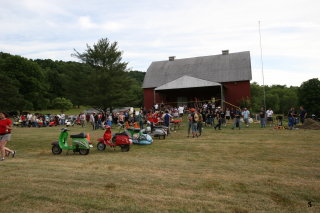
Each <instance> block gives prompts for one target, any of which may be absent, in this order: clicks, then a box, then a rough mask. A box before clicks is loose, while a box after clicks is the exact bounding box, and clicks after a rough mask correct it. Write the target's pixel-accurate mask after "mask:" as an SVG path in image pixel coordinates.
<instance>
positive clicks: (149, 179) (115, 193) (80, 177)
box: [0, 124, 320, 213]
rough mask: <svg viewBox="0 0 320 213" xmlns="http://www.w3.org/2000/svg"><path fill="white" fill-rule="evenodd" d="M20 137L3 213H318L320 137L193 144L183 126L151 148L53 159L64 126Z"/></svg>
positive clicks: (4, 180) (247, 133)
mask: <svg viewBox="0 0 320 213" xmlns="http://www.w3.org/2000/svg"><path fill="white" fill-rule="evenodd" d="M70 129H71V132H70V134H72V133H73V134H76V133H79V132H81V131H83V129H81V128H80V127H71V128H70ZM85 131H86V132H89V133H90V134H91V139H92V140H93V141H96V139H97V138H98V137H100V136H102V135H103V130H97V131H91V129H90V127H87V128H86V129H85ZM13 132H14V133H13V138H12V141H11V142H10V143H9V144H8V147H10V148H13V149H15V150H17V156H16V158H14V159H12V158H10V159H6V160H5V161H4V162H0V192H1V193H0V212H9V211H10V212H234V213H244V212H320V154H319V153H320V131H316V130H293V131H289V130H273V129H271V128H266V129H260V128H259V127H258V125H257V124H255V125H254V126H251V127H250V128H243V129H241V130H240V131H239V130H231V129H230V127H228V128H223V130H221V131H218V130H217V131H215V130H214V129H212V128H209V127H207V128H204V133H203V136H201V137H199V138H187V130H186V125H184V126H183V127H181V128H180V129H179V130H177V131H176V132H173V133H172V134H171V136H169V137H168V138H167V139H166V140H157V139H156V140H155V142H154V143H153V144H152V145H150V146H137V145H135V146H133V147H132V149H131V150H130V151H129V152H121V151H120V149H116V150H115V151H114V150H110V149H109V150H106V151H104V152H99V151H97V150H96V147H94V148H93V149H91V151H90V153H89V155H87V156H81V155H78V154H73V153H72V151H70V152H69V153H68V154H66V151H63V152H62V154H61V155H58V156H54V155H53V154H52V153H51V145H50V143H51V142H52V141H54V140H57V138H58V135H59V132H60V131H59V128H58V127H52V128H49V127H47V128H15V129H14V131H13ZM95 145H96V143H95ZM308 202H311V203H309V204H311V207H309V206H310V205H309V206H308Z"/></svg>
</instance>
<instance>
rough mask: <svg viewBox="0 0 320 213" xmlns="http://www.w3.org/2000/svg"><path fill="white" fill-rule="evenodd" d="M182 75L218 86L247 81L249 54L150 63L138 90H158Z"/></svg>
mask: <svg viewBox="0 0 320 213" xmlns="http://www.w3.org/2000/svg"><path fill="white" fill-rule="evenodd" d="M185 75H187V76H191V77H195V78H199V79H203V80H206V81H211V82H219V83H222V82H232V81H249V80H251V79H252V76H251V61H250V52H249V51H245V52H238V53H229V54H227V55H212V56H202V57H195V58H185V59H175V60H174V61H169V60H168V61H156V62H152V63H151V65H150V66H149V68H148V70H147V73H146V75H145V77H144V81H143V86H142V87H143V88H155V87H159V86H161V85H164V84H166V83H168V82H171V81H174V80H176V79H178V78H180V77H182V76H185Z"/></svg>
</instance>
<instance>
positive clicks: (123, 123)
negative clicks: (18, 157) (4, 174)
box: [0, 103, 307, 160]
mask: <svg viewBox="0 0 320 213" xmlns="http://www.w3.org/2000/svg"><path fill="white" fill-rule="evenodd" d="M185 114H186V115H187V116H186V117H187V119H188V121H187V124H188V128H187V129H188V137H191V136H192V137H193V138H194V137H199V136H201V135H202V130H203V127H212V128H214V129H215V130H221V128H222V127H226V126H227V125H230V126H231V128H232V129H236V128H238V129H241V125H242V123H243V124H244V125H245V126H246V127H249V125H250V124H251V123H253V122H254V121H256V122H259V123H260V126H261V128H265V127H266V126H274V125H277V126H282V125H283V119H284V115H277V116H276V117H275V118H274V112H273V110H272V109H271V108H268V109H267V110H265V109H264V108H263V107H261V109H260V112H259V113H258V114H252V113H251V112H250V111H249V110H248V109H247V108H243V109H240V108H238V107H231V108H229V107H226V108H223V107H221V106H218V107H216V106H215V104H211V103H204V104H201V105H197V106H196V107H195V106H193V107H187V106H179V107H172V106H166V105H163V104H155V105H154V106H153V108H152V109H151V110H149V111H146V110H143V109H140V110H135V109H133V108H130V109H128V110H125V111H121V112H113V113H98V112H97V113H90V114H89V113H84V112H82V113H80V114H78V115H65V114H63V113H61V114H32V113H26V114H22V115H20V116H17V117H15V118H14V122H13V123H12V122H11V120H10V119H7V118H6V116H5V114H4V113H0V151H1V156H2V158H1V160H4V157H5V156H9V155H10V154H11V155H12V157H14V156H15V154H16V152H15V151H14V150H11V149H9V148H7V147H6V144H7V143H8V142H9V141H10V138H11V129H12V124H13V125H17V126H21V127H47V126H58V125H66V126H73V125H81V126H82V127H86V126H87V125H88V124H90V125H91V126H92V130H97V129H104V127H105V126H107V125H108V126H112V125H117V126H119V127H120V128H128V127H131V126H132V127H135V128H141V129H143V128H144V127H145V125H146V124H152V125H157V124H161V125H165V126H167V127H169V128H168V129H170V125H172V123H175V124H176V123H177V122H181V121H182V119H183V117H184V115H185ZM286 116H287V117H288V127H289V129H293V128H294V127H295V125H297V124H298V123H302V124H303V123H304V121H305V119H306V117H307V111H306V110H305V109H304V108H303V107H302V106H301V107H300V108H299V110H295V108H293V107H292V108H291V109H290V110H289V111H288V114H287V115H286ZM275 121H276V123H275Z"/></svg>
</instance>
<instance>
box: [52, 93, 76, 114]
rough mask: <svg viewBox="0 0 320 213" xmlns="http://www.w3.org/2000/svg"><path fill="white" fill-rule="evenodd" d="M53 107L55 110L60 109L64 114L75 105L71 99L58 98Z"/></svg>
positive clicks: (53, 102) (54, 100)
mask: <svg viewBox="0 0 320 213" xmlns="http://www.w3.org/2000/svg"><path fill="white" fill-rule="evenodd" d="M52 106H53V108H54V109H60V111H61V113H63V112H64V111H67V110H69V109H71V108H72V106H73V104H72V102H71V101H70V100H69V99H66V98H61V97H58V98H55V99H53V101H52Z"/></svg>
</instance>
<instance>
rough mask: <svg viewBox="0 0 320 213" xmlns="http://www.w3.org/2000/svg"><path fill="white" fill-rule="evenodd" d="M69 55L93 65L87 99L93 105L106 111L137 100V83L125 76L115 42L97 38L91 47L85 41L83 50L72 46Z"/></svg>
mask: <svg viewBox="0 0 320 213" xmlns="http://www.w3.org/2000/svg"><path fill="white" fill-rule="evenodd" d="M73 56H75V57H77V58H78V59H80V60H81V61H82V62H84V63H87V64H89V65H90V66H91V67H92V68H93V71H92V72H91V73H90V77H89V78H90V79H89V82H90V83H89V84H90V85H89V87H88V103H89V104H90V105H91V106H93V107H94V108H96V109H98V110H100V111H103V112H106V111H107V109H112V108H114V107H120V106H128V105H130V106H133V105H135V104H137V102H139V100H141V98H140V99H139V98H137V94H140V93H139V92H140V91H138V89H137V88H138V87H140V85H139V84H138V83H137V81H136V80H134V79H132V78H130V77H129V75H128V72H127V63H126V62H122V52H121V51H119V50H118V46H117V42H113V43H110V42H109V40H108V39H107V38H104V39H100V40H99V41H98V43H97V44H94V45H93V47H91V46H89V45H87V50H85V51H84V52H83V53H79V52H77V51H76V50H75V53H74V54H73Z"/></svg>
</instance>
